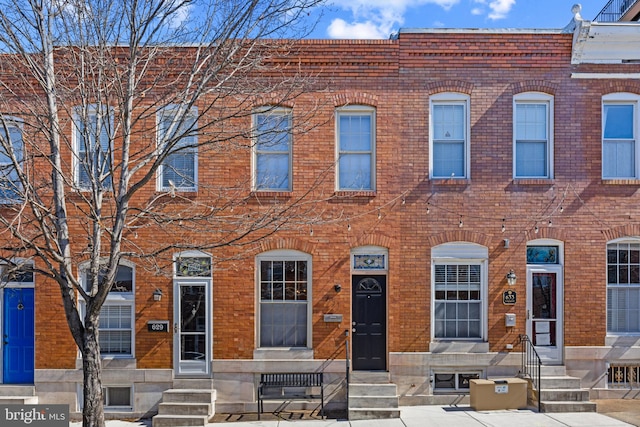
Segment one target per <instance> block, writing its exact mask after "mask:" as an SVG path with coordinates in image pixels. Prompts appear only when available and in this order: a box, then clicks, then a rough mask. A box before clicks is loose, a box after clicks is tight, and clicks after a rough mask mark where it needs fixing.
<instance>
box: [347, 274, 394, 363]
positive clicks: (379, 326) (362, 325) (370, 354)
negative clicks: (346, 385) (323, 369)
mask: <svg viewBox="0 0 640 427" xmlns="http://www.w3.org/2000/svg"><path fill="white" fill-rule="evenodd" d="M351 284H352V325H353V326H352V340H353V349H352V359H353V369H354V370H386V369H387V297H386V294H387V276H385V275H366V276H365V275H362V276H361V275H354V276H352V278H351Z"/></svg>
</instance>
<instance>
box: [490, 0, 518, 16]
mask: <svg viewBox="0 0 640 427" xmlns="http://www.w3.org/2000/svg"><path fill="white" fill-rule="evenodd" d="M515 4H516V0H493V1H492V2H491V3H489V8H490V9H491V12H490V13H489V15H488V16H489V19H492V20H494V21H495V20H496V19H503V18H506V17H507V15H508V14H509V12H510V11H511V8H512V7H513V6H514V5H515Z"/></svg>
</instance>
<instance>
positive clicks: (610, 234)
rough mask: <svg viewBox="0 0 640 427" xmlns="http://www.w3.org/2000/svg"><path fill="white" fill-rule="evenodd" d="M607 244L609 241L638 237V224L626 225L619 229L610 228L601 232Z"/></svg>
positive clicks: (639, 234) (639, 231) (639, 226)
mask: <svg viewBox="0 0 640 427" xmlns="http://www.w3.org/2000/svg"><path fill="white" fill-rule="evenodd" d="M602 234H603V235H604V237H605V239H606V241H607V242H610V241H611V240H616V239H621V238H623V237H638V236H640V224H626V225H621V226H619V227H614V228H610V229H609V230H604V231H603V232H602Z"/></svg>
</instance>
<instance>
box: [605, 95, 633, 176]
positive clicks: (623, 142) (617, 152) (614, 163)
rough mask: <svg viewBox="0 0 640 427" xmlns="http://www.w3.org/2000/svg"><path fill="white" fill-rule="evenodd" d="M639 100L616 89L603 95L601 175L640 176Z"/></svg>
mask: <svg viewBox="0 0 640 427" xmlns="http://www.w3.org/2000/svg"><path fill="white" fill-rule="evenodd" d="M638 100H640V96H638V95H633V94H630V93H615V94H609V95H605V96H604V97H603V98H602V178H603V179H638V178H640V176H639V168H638V160H639V158H638V156H639V151H640V150H638V119H639V115H638Z"/></svg>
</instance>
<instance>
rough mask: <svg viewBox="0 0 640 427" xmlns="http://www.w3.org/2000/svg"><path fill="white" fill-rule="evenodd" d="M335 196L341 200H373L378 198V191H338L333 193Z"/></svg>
mask: <svg viewBox="0 0 640 427" xmlns="http://www.w3.org/2000/svg"><path fill="white" fill-rule="evenodd" d="M333 195H334V196H335V197H340V198H347V197H353V198H367V197H369V198H371V197H376V191H374V190H353V191H350V190H338V191H335V192H334V193H333Z"/></svg>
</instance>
